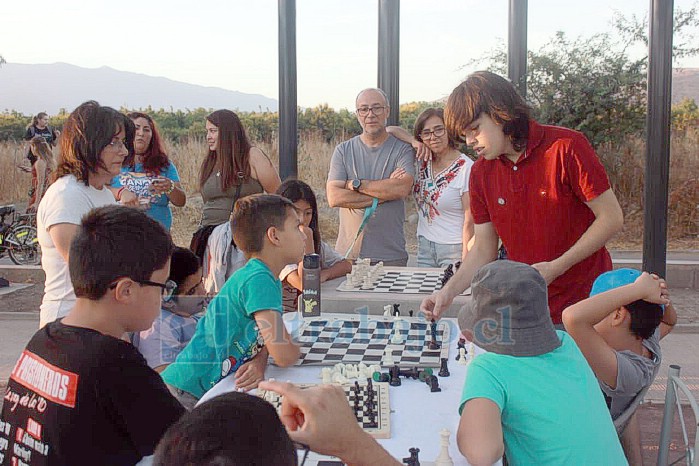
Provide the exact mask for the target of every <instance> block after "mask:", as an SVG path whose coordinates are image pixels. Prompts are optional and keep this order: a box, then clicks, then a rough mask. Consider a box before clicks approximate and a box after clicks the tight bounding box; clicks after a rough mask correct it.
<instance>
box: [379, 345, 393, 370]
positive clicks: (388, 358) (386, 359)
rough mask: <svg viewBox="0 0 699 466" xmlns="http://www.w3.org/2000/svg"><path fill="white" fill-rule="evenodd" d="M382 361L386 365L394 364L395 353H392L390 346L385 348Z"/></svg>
mask: <svg viewBox="0 0 699 466" xmlns="http://www.w3.org/2000/svg"><path fill="white" fill-rule="evenodd" d="M382 363H383V365H384V366H392V365H393V354H391V349H390V348H386V349H385V350H384V352H383V361H382Z"/></svg>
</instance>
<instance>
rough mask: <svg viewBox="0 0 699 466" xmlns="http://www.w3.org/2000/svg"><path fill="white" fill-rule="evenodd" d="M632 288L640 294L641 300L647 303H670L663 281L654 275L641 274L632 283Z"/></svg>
mask: <svg viewBox="0 0 699 466" xmlns="http://www.w3.org/2000/svg"><path fill="white" fill-rule="evenodd" d="M634 286H636V288H637V289H638V290H639V292H640V293H641V299H643V300H644V301H648V302H649V303H656V304H668V303H669V302H670V299H669V293H668V291H667V284H666V283H665V280H663V279H662V278H660V277H658V276H657V275H656V274H650V273H648V272H643V273H642V274H641V275H639V277H638V278H637V279H636V280H635V281H634Z"/></svg>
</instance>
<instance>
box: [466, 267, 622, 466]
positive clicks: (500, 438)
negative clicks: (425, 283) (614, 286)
mask: <svg viewBox="0 0 699 466" xmlns="http://www.w3.org/2000/svg"><path fill="white" fill-rule="evenodd" d="M471 290H472V301H471V303H470V304H469V305H467V306H465V307H464V309H463V310H462V311H461V313H460V315H459V325H460V327H461V329H462V331H463V332H464V334H465V335H466V336H467V337H469V339H471V340H472V341H474V342H475V343H476V344H477V345H479V346H480V347H482V348H483V349H485V350H486V351H488V353H485V354H481V355H479V356H478V357H476V358H475V359H474V360H473V361H472V362H471V364H470V366H469V368H468V375H467V378H466V383H465V385H464V391H463V396H462V401H461V404H460V407H459V411H460V414H461V422H460V425H459V431H458V433H457V441H458V444H459V449H460V451H461V452H462V453H463V454H464V456H465V457H466V459H467V460H468V461H469V462H470V463H471V464H486V463H487V464H492V463H494V462H496V461H497V460H498V459H499V458H500V457H501V456H503V454H504V455H505V456H506V458H507V461H508V463H509V464H511V465H518V464H541V465H549V464H550V465H554V464H555V465H558V464H566V465H577V464H580V465H582V464H595V465H623V464H627V462H626V458H625V457H624V453H623V451H622V449H621V445H620V443H619V439H618V437H617V435H616V431H615V429H614V425H613V424H612V419H611V417H610V416H609V411H608V409H607V406H606V404H605V401H604V397H603V395H602V392H601V391H600V389H599V384H598V383H597V378H596V377H595V374H594V373H593V372H592V369H590V366H589V365H588V364H587V361H586V360H585V357H584V356H583V355H582V353H581V352H580V350H579V349H578V347H577V345H576V344H575V341H574V340H573V339H572V338H571V337H570V336H568V335H567V334H566V333H564V332H557V331H556V330H555V329H554V326H553V322H552V321H551V317H550V314H549V311H548V304H547V301H548V297H547V292H546V282H545V281H544V278H543V277H542V276H541V275H540V274H539V272H537V271H536V269H534V268H533V267H531V266H529V265H526V264H521V263H517V262H511V261H495V262H491V263H490V264H487V265H486V266H484V267H482V268H481V269H480V270H479V271H478V272H476V274H475V276H474V278H473V282H472V284H471Z"/></svg>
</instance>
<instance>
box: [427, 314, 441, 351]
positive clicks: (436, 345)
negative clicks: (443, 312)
mask: <svg viewBox="0 0 699 466" xmlns="http://www.w3.org/2000/svg"><path fill="white" fill-rule="evenodd" d="M430 333H431V334H432V338H430V343H429V344H428V345H427V347H428V348H429V349H431V350H438V349H439V348H441V347H442V345H440V344H439V342H438V341H437V322H436V321H435V320H434V319H432V320H431V321H430Z"/></svg>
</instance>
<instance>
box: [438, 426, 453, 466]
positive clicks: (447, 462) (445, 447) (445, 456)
mask: <svg viewBox="0 0 699 466" xmlns="http://www.w3.org/2000/svg"><path fill="white" fill-rule="evenodd" d="M450 435H451V432H449V431H448V430H447V429H442V430H441V431H440V432H439V436H440V437H441V438H440V440H439V446H440V450H439V456H437V458H436V459H435V460H434V466H454V461H453V460H452V459H451V456H449V436H450Z"/></svg>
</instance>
